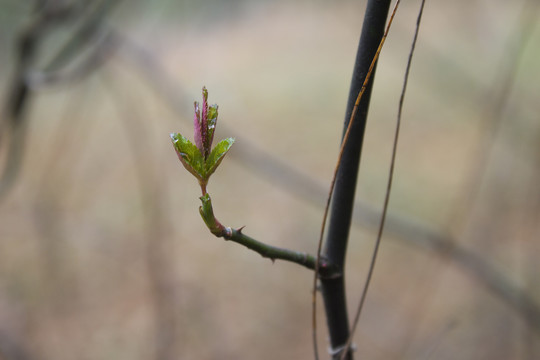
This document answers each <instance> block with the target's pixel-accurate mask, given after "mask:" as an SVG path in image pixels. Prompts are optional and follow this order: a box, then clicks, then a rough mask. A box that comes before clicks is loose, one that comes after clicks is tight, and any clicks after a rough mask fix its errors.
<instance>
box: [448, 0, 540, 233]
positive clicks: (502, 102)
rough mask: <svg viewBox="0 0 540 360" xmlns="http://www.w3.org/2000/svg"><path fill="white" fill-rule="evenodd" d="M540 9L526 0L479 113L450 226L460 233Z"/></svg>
mask: <svg viewBox="0 0 540 360" xmlns="http://www.w3.org/2000/svg"><path fill="white" fill-rule="evenodd" d="M539 9H540V5H539V2H538V0H525V2H524V3H523V5H522V9H521V12H520V15H519V17H518V19H517V21H516V22H515V25H514V28H513V29H512V30H511V33H510V36H509V38H508V41H507V43H506V44H505V46H503V51H502V54H503V55H502V58H501V60H500V61H499V63H498V66H497V70H496V71H495V74H496V78H495V80H494V81H493V85H492V86H490V87H488V89H489V90H488V96H486V99H487V100H486V101H487V102H488V104H487V105H486V106H484V107H483V109H484V111H483V113H482V114H481V115H480V124H479V128H478V134H479V135H478V137H477V139H476V142H475V145H474V146H475V148H474V149H472V150H471V151H470V153H471V154H472V155H471V157H472V158H473V161H471V165H470V170H469V172H468V174H467V179H466V181H465V186H463V190H462V194H461V196H460V198H461V201H460V202H459V203H458V205H457V206H456V207H455V209H454V211H453V215H452V216H451V217H450V221H449V228H450V229H457V230H455V231H454V232H455V233H456V234H457V235H458V237H461V236H462V235H463V232H464V229H465V228H466V227H467V224H466V222H467V221H468V220H469V219H470V218H471V216H472V215H473V210H474V208H475V206H476V204H477V203H478V198H479V196H480V193H481V187H482V185H483V184H484V182H485V177H486V170H487V166H488V164H489V160H490V158H491V156H492V154H493V149H494V145H495V143H496V139H497V137H498V134H499V131H500V128H501V124H502V123H503V120H504V118H505V110H506V108H507V105H508V102H509V99H510V94H511V92H512V89H513V88H514V85H515V82H516V78H517V73H518V70H519V64H520V62H521V59H522V58H523V55H524V52H525V48H526V46H527V44H528V42H529V40H530V39H531V37H532V35H533V34H534V29H535V26H536V21H537V20H538V14H539ZM493 89H495V90H493Z"/></svg>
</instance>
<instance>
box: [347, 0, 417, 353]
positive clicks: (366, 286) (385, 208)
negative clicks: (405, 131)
mask: <svg viewBox="0 0 540 360" xmlns="http://www.w3.org/2000/svg"><path fill="white" fill-rule="evenodd" d="M424 4H425V0H422V3H421V5H420V11H419V13H418V18H417V20H416V29H415V31H414V38H413V42H412V45H411V50H410V52H409V58H408V60H407V68H406V70H405V79H404V80H403V88H402V90H401V96H400V98H399V106H398V115H397V121H396V130H395V133H394V143H393V145H392V158H391V160H390V170H389V172H388V182H387V185H386V194H385V197H384V205H383V210H382V215H381V220H380V224H379V230H378V233H377V239H376V240H375V247H374V249H373V254H372V257H371V262H370V264H369V270H368V274H367V276H366V280H365V284H364V287H363V289H362V295H361V297H360V301H359V303H358V308H357V310H356V314H355V316H354V320H353V324H352V328H351V334H350V335H349V339H348V340H347V344H345V347H344V348H343V350H342V354H341V360H343V359H345V354H346V353H347V352H348V351H349V348H350V346H351V342H352V338H353V336H354V333H355V331H356V328H357V326H358V322H359V320H360V315H361V313H362V309H363V307H364V302H365V300H366V296H367V292H368V289H369V285H370V283H371V278H372V277H373V271H374V269H375V263H376V261H377V255H378V253H379V248H380V245H381V239H382V234H383V230H384V225H385V221H386V214H387V212H388V204H389V202H390V192H391V190H392V181H393V179H394V167H395V164H396V155H397V145H398V141H399V132H400V129H401V115H402V112H403V103H404V101H405V93H406V91H407V83H408V81H409V73H410V70H411V63H412V57H413V54H414V49H415V47H416V40H417V39H418V32H419V30H420V22H421V20H422V14H423V12H424ZM396 7H397V4H396ZM394 12H395V9H394ZM392 15H393V14H392Z"/></svg>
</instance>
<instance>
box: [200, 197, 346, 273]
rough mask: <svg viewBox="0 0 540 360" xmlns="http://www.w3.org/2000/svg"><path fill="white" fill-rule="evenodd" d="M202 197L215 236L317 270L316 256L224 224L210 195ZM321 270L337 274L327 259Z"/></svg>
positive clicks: (268, 255) (322, 262) (268, 256)
mask: <svg viewBox="0 0 540 360" xmlns="http://www.w3.org/2000/svg"><path fill="white" fill-rule="evenodd" d="M200 199H201V202H202V206H201V207H199V212H200V214H201V217H202V218H203V220H204V222H205V224H206V226H207V227H208V229H209V230H210V232H211V233H212V234H214V235H215V236H217V237H222V238H224V239H225V240H231V241H233V242H235V243H238V244H240V245H243V246H245V247H247V248H248V249H250V250H253V251H255V252H256V253H258V254H259V255H261V256H262V257H265V258H268V259H270V260H272V261H274V260H276V259H279V260H285V261H289V262H293V263H296V264H299V265H302V266H304V267H306V268H308V269H310V270H315V262H316V259H315V256H313V255H310V254H308V253H305V252H301V251H294V250H289V249H284V248H280V247H277V246H272V245H268V244H265V243H262V242H260V241H258V240H255V239H253V238H252V237H250V236H247V235H245V234H244V233H243V232H242V229H243V228H239V229H232V228H230V227H226V226H223V225H222V224H221V223H220V222H219V221H218V219H216V217H215V215H214V210H213V208H212V199H211V198H210V195H209V194H208V193H206V194H205V195H204V196H201V198H200ZM319 271H320V274H321V276H322V277H333V276H335V275H336V271H337V269H336V268H335V267H334V266H332V265H331V264H330V263H328V262H327V261H326V260H325V259H321V260H320V262H319Z"/></svg>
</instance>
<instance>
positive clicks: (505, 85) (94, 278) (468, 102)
mask: <svg viewBox="0 0 540 360" xmlns="http://www.w3.org/2000/svg"><path fill="white" fill-rule="evenodd" d="M149 3H150V2H142V1H133V2H132V3H129V4H128V3H127V2H124V3H120V4H119V5H118V6H117V7H116V8H115V9H114V10H113V12H112V13H111V14H107V18H106V20H105V21H104V22H103V24H100V26H103V29H105V30H106V32H104V33H103V34H106V35H103V36H104V37H103V38H99V37H97V38H96V39H98V40H99V39H101V40H100V41H102V42H99V41H97V42H95V43H93V44H92V46H89V47H85V46H83V47H81V48H80V54H79V53H78V52H77V53H76V56H74V60H73V62H71V61H70V62H69V64H67V65H65V66H64V67H62V68H63V69H67V70H68V73H70V72H69V70H70V66H71V65H72V64H73V63H75V65H77V62H76V61H80V62H79V64H81V63H82V64H84V60H82V61H81V60H80V59H79V58H78V56H79V55H80V56H82V57H83V59H84V58H86V59H93V60H92V61H91V62H90V63H89V64H91V65H92V64H94V65H96V62H97V61H98V60H97V59H99V60H100V61H101V62H100V63H99V66H95V67H92V66H90V67H88V68H83V67H79V68H82V69H85V70H88V71H84V72H82V73H77V72H71V74H75V75H80V76H74V77H73V79H72V80H73V81H69V82H62V81H52V80H55V79H56V80H58V78H54V77H52V78H51V79H52V80H51V81H50V83H42V84H41V85H40V84H38V85H39V86H38V85H36V89H33V90H32V98H31V99H30V101H29V102H28V104H26V105H25V106H28V108H27V109H26V114H25V119H24V121H25V124H26V126H25V131H26V141H25V146H24V150H25V151H24V153H23V158H22V161H21V164H20V165H21V168H20V172H19V173H18V174H17V177H16V178H15V181H14V183H13V186H12V187H11V189H10V191H9V192H8V193H7V194H5V195H4V197H3V198H2V202H1V203H0V359H1V360H14V359H15V360H18V359H30V360H31V359H58V360H62V359H66V360H67V359H70V360H71V359H119V360H121V359H160V360H166V359H253V358H256V359H275V358H276V357H278V358H285V359H310V358H311V357H312V354H311V351H312V350H311V344H310V342H311V328H310V326H311V325H310V324H311V323H310V301H311V299H310V287H311V274H310V272H309V271H306V270H305V269H303V268H300V267H297V266H294V265H291V264H286V263H280V262H276V263H275V264H272V263H271V262H269V261H268V260H265V259H262V258H260V257H259V256H258V255H256V254H253V253H251V252H249V251H247V250H245V249H244V248H241V247H238V246H234V244H230V243H227V242H224V241H221V240H218V239H216V238H214V237H212V235H211V234H210V233H208V231H207V230H206V228H205V227H204V224H203V222H202V220H201V219H200V217H199V214H198V211H197V208H198V206H199V200H198V196H199V190H198V187H197V184H196V181H195V180H194V179H193V178H192V177H191V176H190V174H188V173H187V172H185V171H183V168H182V167H181V166H180V164H179V163H178V160H177V158H176V155H175V153H174V150H173V149H172V146H171V144H170V140H169V137H168V134H169V133H170V132H173V131H174V132H177V131H180V132H182V133H186V134H190V133H191V131H192V130H191V124H192V116H193V114H192V109H193V105H192V101H193V100H195V99H198V98H199V93H200V89H201V87H202V86H203V85H205V86H207V88H208V89H209V90H210V94H211V99H210V100H211V102H212V103H214V102H216V103H218V104H219V106H220V120H219V121H220V126H219V127H218V134H217V135H216V136H217V137H220V138H221V137H225V136H236V137H237V144H236V145H235V146H234V147H233V149H232V150H231V158H230V159H226V160H225V162H224V164H223V165H222V166H221V167H220V169H219V170H218V172H217V173H216V174H215V175H214V176H213V178H212V181H211V182H210V184H209V192H210V193H211V194H212V197H213V202H214V207H215V209H216V211H217V212H218V213H219V214H220V220H222V221H223V222H225V223H227V224H228V225H230V226H242V225H246V226H247V227H246V231H249V233H250V234H251V235H253V236H254V237H256V238H260V239H261V240H264V241H266V242H269V243H272V244H275V245H278V246H284V247H290V248H293V249H299V250H303V251H308V252H314V251H315V247H316V239H317V235H318V231H319V224H320V221H321V216H322V211H323V209H322V204H323V202H324V197H325V193H324V190H325V188H326V184H328V182H329V181H330V176H331V172H332V169H333V166H334V162H335V159H336V157H337V151H338V144H339V140H340V137H341V131H342V129H341V126H342V121H343V113H344V109H345V103H346V98H347V91H348V86H349V81H350V80H349V77H350V73H351V69H352V63H353V60H354V54H355V50H356V49H355V47H356V44H357V40H358V36H359V33H360V28H361V24H360V23H359V22H358V19H361V14H362V12H363V10H364V5H365V4H364V3H363V2H359V3H354V2H347V1H343V2H329V3H326V2H308V1H300V2H295V3H294V4H292V3H289V2H272V3H267V2H256V1H255V2H246V1H234V2H230V3H228V5H224V3H225V2H223V3H222V2H208V3H207V2H189V1H184V2H181V3H178V4H175V5H173V4H172V2H166V1H158V2H152V5H149ZM531 4H533V5H531ZM417 5H418V4H416V2H406V3H404V4H403V5H402V6H401V9H400V11H399V12H398V14H397V17H396V20H395V26H394V28H393V30H392V31H391V33H390V36H389V38H388V41H387V44H386V47H385V48H384V50H383V52H382V55H381V59H380V62H379V65H378V73H377V76H376V79H375V87H374V93H373V98H372V104H371V109H370V112H371V114H370V118H369V119H370V120H369V121H368V129H367V133H366V139H365V147H364V151H363V153H364V155H363V159H362V164H361V170H360V179H359V185H358V191H357V200H358V201H359V203H360V204H361V205H360V206H359V208H358V212H357V214H356V222H355V227H354V229H353V231H352V234H351V242H350V249H349V256H348V262H347V267H348V268H347V271H348V273H347V281H348V288H349V306H350V307H351V309H353V308H354V306H355V303H356V302H357V301H358V297H359V294H360V291H361V287H362V285H363V281H364V276H365V272H366V269H367V265H368V261H369V257H370V255H371V251H372V246H373V241H374V224H376V219H377V218H376V215H377V214H378V211H380V207H381V204H382V199H383V196H384V190H385V178H386V176H387V169H388V166H387V165H388V161H389V159H390V150H391V141H392V132H393V127H394V125H395V116H396V111H397V103H398V97H399V91H400V88H401V84H402V83H401V82H402V76H403V72H404V69H405V63H406V57H407V54H408V47H409V44H410V39H411V36H412V33H413V30H414V22H415V19H416V11H417V8H418V6H417ZM464 8H467V11H464ZM523 9H525V10H523ZM29 12H30V9H28V8H27V6H26V4H25V5H21V3H19V2H16V1H9V0H2V1H0V16H1V17H2V21H1V22H0V23H1V27H2V33H1V34H0V46H1V48H2V51H1V53H0V57H1V60H2V61H1V62H0V64H2V65H1V66H0V79H1V81H2V84H3V85H4V86H2V90H1V91H2V93H1V95H2V96H3V98H4V99H8V98H9V95H10V86H9V85H10V84H11V82H10V81H11V79H12V77H13V73H14V71H15V70H14V69H17V64H16V57H15V56H13V54H14V44H15V42H16V39H17V36H20V34H21V29H22V28H23V27H24V26H25V24H27V23H28V18H29V16H30V15H29ZM77 24H78V21H75V25H77ZM537 24H538V5H536V2H535V1H524V2H519V3H517V2H492V1H480V0H477V1H472V2H470V1H467V2H465V1H455V2H445V3H442V2H438V3H429V2H428V4H427V5H426V9H425V13H424V19H423V24H422V28H421V30H420V38H419V43H418V45H417V52H416V54H415V61H414V63H413V68H412V72H411V79H410V82H409V89H408V94H407V98H406V102H405V109H404V114H403V116H404V118H403V121H404V123H403V129H402V135H401V140H400V141H401V142H400V144H399V149H398V158H397V167H396V175H395V183H394V188H393V193H392V199H391V203H390V213H391V216H392V218H391V219H393V220H391V221H390V223H389V225H388V226H389V228H388V232H387V234H386V236H385V238H384V239H383V245H382V249H381V254H380V258H379V260H378V263H377V268H376V270H375V278H374V282H373V285H372V288H371V290H370V293H369V295H368V300H367V303H366V308H365V310H364V315H363V318H362V321H361V323H360V325H359V331H358V332H357V334H356V337H355V342H356V346H357V349H358V350H357V357H358V358H366V359H392V358H396V359H432V358H436V359H456V358H459V359H534V358H538V357H540V340H539V339H540V337H539V336H538V335H539V332H540V330H539V328H538V326H539V325H538V322H535V321H537V320H538V319H536V320H535V319H534V318H531V316H533V315H534V314H535V313H534V311H537V310H535V309H537V307H538V306H539V305H538V304H540V286H539V285H540V284H539V283H538V281H536V279H537V278H538V275H539V267H538V265H537V263H538V260H537V258H538V255H540V251H539V250H540V242H539V239H540V187H539V186H538V184H539V183H540V167H539V166H538V164H539V154H540V148H539V144H540V121H539V120H540V119H539V116H538V114H539V113H540V109H539V106H540V105H539V103H538V100H537V99H538V95H539V94H540V85H539V84H540V71H539V70H538V66H537V59H538V57H539V55H540V46H539V45H540V29H539V27H538V25H537ZM75 25H74V24H71V23H69V22H68V24H67V25H66V26H60V27H59V29H58V30H55V31H54V32H52V34H50V35H49V34H48V37H47V39H45V40H43V42H42V43H41V45H40V52H39V54H38V55H39V58H38V59H36V60H35V63H34V64H32V65H35V68H40V66H41V67H42V66H43V64H46V63H47V61H49V60H50V59H52V58H54V55H55V53H56V51H57V49H59V44H62V43H64V42H65V40H66V39H69V38H70V35H71V34H73V32H74V31H75V30H74V27H76V26H75ZM96 49H97V50H96ZM100 51H102V52H100ZM81 54H82V55H81ZM92 54H94V55H95V54H98V55H100V54H101V55H103V54H105V55H106V56H101V55H100V56H97V57H95V58H92V56H93V55H92ZM77 59H79V60H77ZM75 68H77V66H75ZM37 75H39V73H37ZM57 75H58V76H60V78H59V79H60V80H62V78H61V76H65V73H59V74H57ZM32 79H34V80H35V79H38V80H40V79H41V80H42V81H43V79H45V78H43V77H41V78H40V77H39V76H38V77H37V78H36V77H34V78H32ZM45 80H46V79H45ZM35 81H37V80H35ZM5 117H6V115H5V114H4V118H3V119H2V122H4V123H5V121H7V120H6V119H5ZM2 130H5V126H4V127H2ZM3 135H4V136H2V137H1V138H0V141H2V142H0V150H1V151H2V153H0V160H1V165H2V166H3V165H4V164H5V163H6V161H7V160H6V153H7V149H6V147H7V145H6V143H7V142H8V139H7V136H6V133H4V134H3ZM237 145H238V146H237ZM291 174H296V175H291ZM291 176H292V177H291ZM303 179H304V180H306V181H305V182H303ZM392 221H393V222H392ZM437 241H439V242H437ZM471 254H473V255H471ZM490 281H491V282H490ZM535 306H536V308H535ZM531 309H532V310H531ZM531 314H532V315H531ZM536 315H537V314H536ZM320 318H321V319H324V314H322V311H321V314H320ZM322 322H324V321H322ZM535 324H536V325H535ZM319 336H320V343H321V344H326V343H327V340H326V337H327V335H326V334H325V333H324V328H323V327H321V333H320V334H319Z"/></svg>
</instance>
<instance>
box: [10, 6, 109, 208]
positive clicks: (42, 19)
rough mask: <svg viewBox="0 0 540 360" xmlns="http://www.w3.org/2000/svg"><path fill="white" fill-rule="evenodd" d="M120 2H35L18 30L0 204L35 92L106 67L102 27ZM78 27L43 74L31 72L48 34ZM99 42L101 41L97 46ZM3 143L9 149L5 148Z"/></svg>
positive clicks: (17, 165) (19, 156) (16, 167)
mask: <svg viewBox="0 0 540 360" xmlns="http://www.w3.org/2000/svg"><path fill="white" fill-rule="evenodd" d="M118 2H119V0H94V1H74V2H64V1H58V0H56V1H55V0H49V1H45V2H38V6H37V7H36V9H37V11H36V12H35V13H34V14H33V16H32V17H31V19H30V20H29V22H28V24H26V26H24V28H23V30H21V32H20V35H19V36H18V38H17V39H16V41H15V43H16V46H15V54H16V60H15V63H16V65H15V69H14V72H13V79H12V81H11V83H10V85H9V87H8V92H7V99H6V103H5V106H4V112H3V114H2V118H1V119H0V152H1V153H3V155H2V157H3V158H4V160H3V162H4V164H3V166H2V167H1V168H0V200H1V199H2V198H3V196H5V194H6V193H7V191H8V190H9V189H10V188H11V186H12V185H13V183H14V181H15V179H16V176H17V174H18V172H19V168H20V164H21V161H22V158H23V155H24V148H25V139H26V129H25V127H26V123H27V121H26V119H25V117H26V113H27V112H28V107H29V104H30V100H31V97H32V96H33V90H35V88H36V87H38V86H44V85H48V84H49V83H52V82H54V83H62V82H69V81H73V80H76V79H80V78H82V77H84V76H87V75H88V74H89V73H91V72H93V71H94V70H95V69H96V68H97V67H99V65H101V64H102V63H103V61H104V56H103V55H104V54H108V53H110V49H107V51H103V47H102V46H101V45H102V44H103V38H105V39H106V35H104V34H105V33H104V31H103V21H104V19H105V17H106V15H107V14H108V13H109V11H111V9H112V8H113V7H114V5H116V4H117V3H118ZM76 21H80V22H82V25H81V27H80V28H79V29H78V30H77V31H75V33H74V34H73V36H72V37H71V38H70V40H69V41H68V42H67V44H65V46H64V47H63V48H61V49H60V50H59V52H58V53H57V56H55V57H54V58H53V59H52V61H51V62H50V63H49V64H48V65H47V66H46V67H45V68H44V70H42V71H38V70H36V69H34V66H35V63H36V62H37V60H38V58H39V55H40V47H41V44H42V43H43V41H44V40H45V38H46V37H47V36H48V34H49V33H50V32H51V30H53V29H55V28H58V27H61V26H64V25H66V24H69V23H73V22H76ZM99 40H102V41H101V42H100V41H99ZM94 42H96V47H95V50H94V51H93V52H91V53H90V55H87V57H86V58H85V59H83V61H81V63H80V64H79V65H78V66H76V67H75V68H73V69H68V70H67V71H65V70H63V69H64V68H67V67H68V65H69V63H70V62H71V61H72V60H73V58H75V57H77V56H78V55H79V54H80V53H81V52H82V50H83V49H84V48H85V47H87V46H88V45H92V44H93V43H94ZM6 143H7V144H6Z"/></svg>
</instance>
